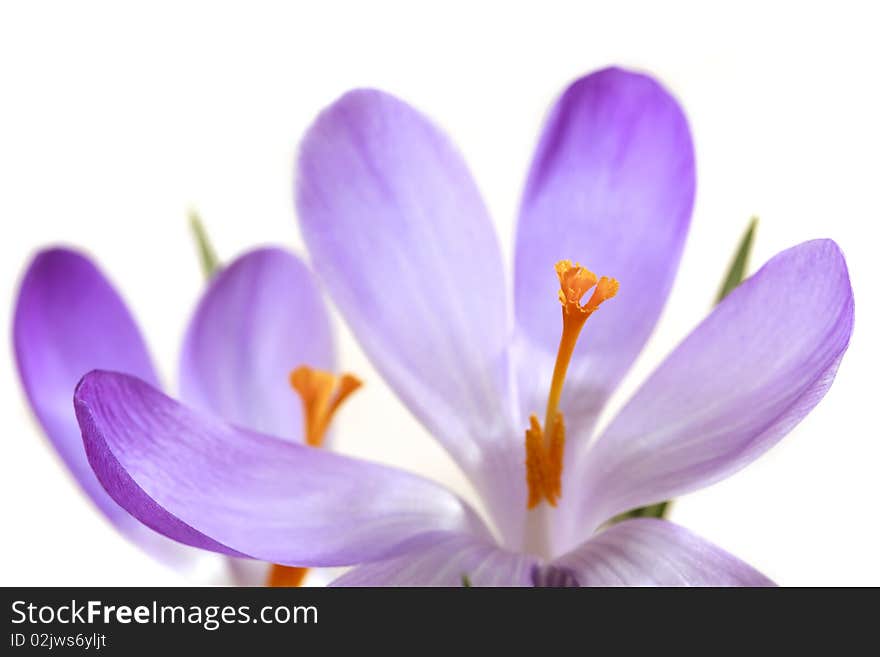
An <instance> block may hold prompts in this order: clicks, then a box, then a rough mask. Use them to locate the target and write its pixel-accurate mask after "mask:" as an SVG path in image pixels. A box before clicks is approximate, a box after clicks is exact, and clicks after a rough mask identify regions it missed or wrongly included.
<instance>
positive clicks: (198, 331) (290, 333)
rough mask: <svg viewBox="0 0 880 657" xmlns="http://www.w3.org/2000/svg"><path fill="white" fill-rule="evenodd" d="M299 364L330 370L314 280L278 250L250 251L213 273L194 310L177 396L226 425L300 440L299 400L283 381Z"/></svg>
mask: <svg viewBox="0 0 880 657" xmlns="http://www.w3.org/2000/svg"><path fill="white" fill-rule="evenodd" d="M299 365H309V366H311V367H317V368H320V369H324V370H333V369H334V355H333V338H332V334H331V329H330V323H329V320H328V318H327V311H326V309H325V307H324V303H323V301H322V299H321V297H320V295H319V293H318V289H317V287H316V284H315V281H314V279H313V278H312V274H311V273H310V272H309V271H308V269H306V267H305V265H303V263H302V262H301V261H300V260H298V259H297V258H296V257H295V256H293V255H291V254H290V253H287V252H286V251H283V250H282V249H275V248H265V249H258V250H256V251H251V252H249V253H247V254H245V255H243V256H241V257H240V258H238V259H237V260H235V261H234V262H233V263H231V264H230V265H228V266H227V267H224V268H223V269H222V270H221V271H220V273H218V274H217V276H216V277H215V278H214V279H213V280H212V281H211V283H210V285H209V286H208V289H207V290H206V292H205V294H204V296H203V297H202V299H201V301H200V302H199V305H198V307H197V308H196V311H195V314H194V316H193V318H192V321H191V322H190V325H189V329H188V331H187V334H186V340H185V342H184V347H183V353H182V357H181V366H180V376H181V382H180V395H181V399H182V400H183V401H185V402H186V403H188V404H190V405H192V406H194V407H196V408H199V409H202V410H206V411H211V412H212V413H215V414H217V415H219V416H220V417H222V418H223V419H225V420H227V421H228V422H232V423H233V424H237V425H239V426H242V427H246V428H248V429H252V430H254V431H259V432H261V433H269V434H272V435H275V436H281V437H285V438H290V439H293V440H297V441H300V442H301V441H302V435H303V426H302V411H301V406H300V400H299V398H298V397H297V396H296V394H295V393H294V391H293V390H292V389H291V387H290V383H289V382H288V375H289V374H290V371H291V370H293V369H294V368H296V367H298V366H299Z"/></svg>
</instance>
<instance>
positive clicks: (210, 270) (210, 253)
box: [189, 210, 220, 279]
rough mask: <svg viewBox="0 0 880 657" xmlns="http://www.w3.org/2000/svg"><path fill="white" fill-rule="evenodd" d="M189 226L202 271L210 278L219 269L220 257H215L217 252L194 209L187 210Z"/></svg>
mask: <svg viewBox="0 0 880 657" xmlns="http://www.w3.org/2000/svg"><path fill="white" fill-rule="evenodd" d="M189 227H190V230H192V233H193V239H194V240H195V242H196V248H197V249H198V251H199V261H200V262H201V264H202V271H203V272H204V274H205V278H206V279H210V278H211V277H212V276H213V275H214V274H216V273H217V270H218V269H220V259H219V258H218V257H217V252H216V251H214V247H213V246H211V241H210V240H209V239H208V233H207V232H206V231H205V227H204V226H203V225H202V219H201V217H199V214H198V212H196V211H195V210H190V211H189Z"/></svg>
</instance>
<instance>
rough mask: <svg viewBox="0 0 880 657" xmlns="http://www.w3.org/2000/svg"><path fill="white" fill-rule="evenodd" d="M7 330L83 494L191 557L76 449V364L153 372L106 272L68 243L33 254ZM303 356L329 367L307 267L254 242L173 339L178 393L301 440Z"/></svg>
mask: <svg viewBox="0 0 880 657" xmlns="http://www.w3.org/2000/svg"><path fill="white" fill-rule="evenodd" d="M13 333H14V342H15V355H16V359H17V362H18V369H19V374H20V376H21V380H22V383H23V384H24V389H25V392H26V394H27V397H28V399H29V401H30V404H31V406H32V408H33V410H34V413H35V415H36V417H37V419H38V420H39V422H40V424H41V425H42V427H43V430H44V431H45V433H46V436H47V437H48V438H49V440H50V441H51V442H52V445H53V446H54V447H55V450H56V451H57V452H58V454H59V455H60V456H61V458H62V459H63V461H64V463H65V464H66V466H67V468H68V469H69V470H70V472H71V473H72V474H73V476H74V477H75V478H76V480H77V481H78V482H79V485H80V486H81V487H82V489H83V490H84V491H85V493H86V494H87V495H88V496H89V497H90V498H91V499H92V501H93V502H94V503H95V505H96V506H97V507H98V509H99V510H100V511H101V512H102V513H103V514H104V515H105V516H106V517H107V519H108V520H110V522H112V523H113V524H114V525H115V526H116V527H117V528H118V529H119V530H120V531H121V532H123V533H124V534H125V535H126V536H127V537H128V538H130V539H131V540H132V541H134V542H135V543H136V544H138V545H139V546H141V547H142V548H144V549H145V550H147V551H148V552H150V553H151V554H153V555H154V556H156V557H158V558H160V559H162V560H163V561H166V562H170V563H171V565H174V566H177V567H186V566H188V565H190V562H191V561H192V560H193V559H195V558H196V557H197V553H198V551H196V550H187V549H186V548H184V546H181V545H180V544H178V543H175V542H173V541H169V540H168V539H167V538H165V537H164V536H162V535H161V534H157V533H156V532H154V531H152V530H150V529H149V528H147V527H145V526H144V525H143V524H141V523H139V522H138V521H137V520H135V519H134V518H132V517H131V515H129V514H128V513H127V512H126V511H125V510H124V509H123V508H121V507H120V506H119V505H118V504H116V502H114V501H113V499H112V498H111V497H110V496H109V495H108V494H107V493H106V492H105V491H104V489H103V488H102V487H101V484H100V483H99V482H98V479H97V478H96V477H95V475H94V473H93V472H92V469H91V468H90V467H89V464H88V461H87V459H86V453H85V450H84V449H83V443H82V436H81V433H80V429H79V426H78V424H77V421H76V416H75V414H74V409H73V391H74V388H75V387H76V384H77V383H78V382H79V380H80V378H81V377H82V376H83V375H84V374H86V373H87V372H89V371H90V370H93V369H95V368H106V369H111V370H115V371H118V372H125V373H127V374H131V375H134V376H137V377H139V378H140V379H141V380H143V381H148V382H150V384H152V385H158V380H159V377H158V375H157V374H156V369H155V367H154V365H153V362H152V360H151V358H150V356H149V353H148V351H147V348H146V346H145V343H144V340H143V338H142V337H141V333H140V331H139V330H138V327H137V325H136V324H135V322H134V320H133V319H132V316H131V314H130V313H129V312H128V310H127V309H126V306H125V304H124V302H123V301H122V299H121V298H120V296H119V294H118V293H117V292H116V291H115V290H114V289H113V287H112V285H111V284H110V282H109V281H108V280H107V279H106V278H105V277H104V276H103V275H102V274H101V272H100V271H99V270H98V269H97V267H96V266H95V265H94V264H93V263H92V262H91V261H90V260H89V259H88V258H87V257H86V256H84V255H82V254H80V253H78V252H75V251H72V250H68V249H62V248H57V249H50V250H46V251H43V252H41V253H39V254H38V255H37V256H36V257H35V258H34V260H33V261H32V263H31V264H30V267H29V268H28V270H27V272H26V274H25V276H24V279H23V282H22V284H21V290H20V293H19V298H18V304H17V307H16V311H15V320H14V329H13ZM304 363H309V364H311V365H313V366H315V367H320V368H325V369H331V368H332V367H333V365H334V350H333V341H332V335H331V332H330V326H329V323H328V320H327V315H326V311H325V309H324V306H323V302H322V300H321V298H320V296H319V295H318V292H317V289H316V286H315V284H314V279H313V276H312V275H311V274H310V273H309V271H308V270H307V269H306V267H305V266H304V265H303V264H302V263H301V262H300V261H299V260H297V259H296V258H295V257H294V256H292V255H290V254H289V253H286V252H285V251H282V250H280V249H260V250H255V251H251V252H249V253H247V254H245V255H243V256H242V257H240V258H239V259H238V260H236V261H235V262H233V263H231V264H230V265H229V266H228V267H226V268H225V269H223V270H222V271H221V272H220V273H219V274H218V275H217V276H215V277H214V279H213V280H212V282H211V284H210V285H209V286H207V288H206V290H205V292H204V294H203V296H202V298H201V300H200V301H199V304H198V306H197V308H196V310H195V313H194V315H193V317H192V320H191V322H190V324H189V328H188V330H187V333H186V339H185V342H184V345H183V351H182V359H181V364H180V394H181V397H182V398H184V399H186V400H187V401H188V402H189V403H191V404H193V405H194V406H196V407H198V408H202V409H204V410H207V411H210V412H213V413H216V414H218V415H220V416H221V417H223V418H224V419H225V420H227V421H229V422H234V423H236V424H239V425H241V426H246V427H252V428H253V429H255V430H260V431H271V432H273V433H274V434H275V435H277V436H280V437H281V438H283V439H285V440H289V441H291V442H303V440H304V437H303V434H304V431H303V427H304V426H305V423H304V420H303V416H302V411H301V409H300V404H299V403H298V401H297V399H296V397H295V396H294V392H293V391H292V390H291V389H290V387H289V386H288V385H287V380H288V374H289V372H290V371H291V370H292V369H293V368H294V367H295V366H297V365H301V364H304ZM310 373H311V375H312V376H318V374H317V373H313V371H311V370H308V369H302V370H299V375H298V376H299V377H300V378H302V377H306V378H308V377H309V376H310ZM324 376H327V375H324ZM313 406H314V405H313ZM319 428H320V427H319ZM321 437H322V436H317V437H316V438H315V440H314V442H315V443H317V442H320V438H321ZM230 565H231V566H232V567H233V573H234V574H235V575H236V581H239V582H241V583H262V582H265V581H266V579H267V574H266V565H265V564H259V565H256V566H248V565H247V564H246V563H244V562H241V561H234V562H231V564H230ZM271 572H272V573H273V575H274V576H275V578H276V581H284V580H285V577H286V578H287V579H288V580H289V578H290V576H291V573H290V572H289V571H285V570H283V569H273V570H272V571H271ZM300 574H301V573H300ZM279 578H280V579H279Z"/></svg>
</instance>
